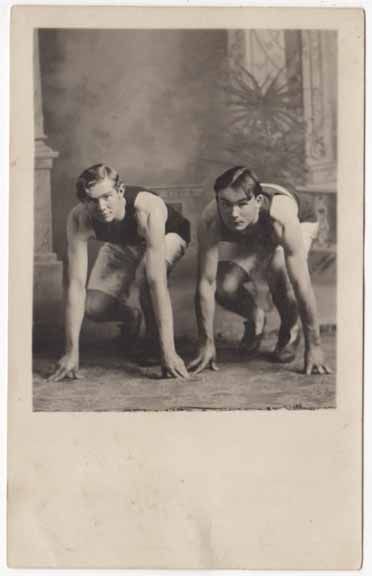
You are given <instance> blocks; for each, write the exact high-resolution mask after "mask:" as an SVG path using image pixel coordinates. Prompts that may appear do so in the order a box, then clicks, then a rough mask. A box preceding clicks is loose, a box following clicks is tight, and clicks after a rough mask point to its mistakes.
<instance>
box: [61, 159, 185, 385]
mask: <svg viewBox="0 0 372 576" xmlns="http://www.w3.org/2000/svg"><path fill="white" fill-rule="evenodd" d="M77 196H78V199H79V204H77V205H76V206H75V207H74V208H73V209H72V210H71V212H70V214H69V216H68V222H67V249H68V284H67V294H66V308H65V334H66V351H65V355H64V356H63V357H62V358H61V359H60V361H59V363H58V367H57V369H56V371H55V372H54V374H53V375H52V376H51V379H52V380H54V381H58V380H62V379H63V378H70V379H73V378H76V377H78V369H79V336H80V329H81V325H82V321H83V317H84V315H85V314H86V315H87V316H88V317H89V318H91V319H93V320H95V321H98V322H104V321H116V322H122V323H123V325H124V328H125V327H126V328H127V330H128V333H129V335H130V338H136V336H138V332H139V324H140V319H141V313H140V311H139V310H138V309H136V308H132V307H129V306H128V305H127V304H126V299H127V297H128V295H129V290H130V287H131V285H132V283H133V281H134V279H135V275H136V269H137V267H138V265H139V264H140V262H141V261H143V262H144V272H145V280H144V282H143V285H142V289H141V305H142V309H143V312H144V315H145V321H146V328H147V334H148V337H149V338H150V339H152V340H153V341H154V340H155V339H157V338H159V343H160V351H161V362H162V368H163V374H164V375H168V376H173V377H176V378H177V377H181V378H186V377H187V376H188V373H187V370H186V368H185V364H184V362H183V360H182V359H181V358H180V357H179V356H178V354H177V352H176V349H175V344H174V332H173V313H172V306H171V300H170V296H169V291H168V286H167V272H168V271H169V270H170V269H172V268H173V266H174V265H175V264H176V262H177V261H178V260H179V259H180V258H181V257H182V256H183V254H184V252H185V249H186V247H187V245H188V243H189V241H190V225H189V222H188V221H187V220H186V219H185V218H183V216H181V215H180V214H179V213H178V212H176V211H175V210H174V209H173V208H172V207H171V206H167V205H166V204H165V203H164V202H163V200H162V199H161V198H159V196H157V195H156V194H155V193H153V192H151V191H149V190H146V189H144V188H140V187H133V186H125V185H124V183H123V182H122V181H121V180H120V177H119V175H118V173H117V172H116V170H114V169H113V168H110V167H109V166H107V165H104V164H97V165H94V166H92V167H90V168H88V169H87V170H85V171H84V172H83V173H82V174H81V175H80V177H79V179H78V181H77ZM91 239H96V240H100V241H103V242H105V244H104V245H103V246H102V247H101V249H100V251H99V253H98V256H97V260H96V262H95V264H94V267H93V270H92V272H91V275H90V278H89V283H88V286H86V283H87V271H88V241H89V240H91Z"/></svg>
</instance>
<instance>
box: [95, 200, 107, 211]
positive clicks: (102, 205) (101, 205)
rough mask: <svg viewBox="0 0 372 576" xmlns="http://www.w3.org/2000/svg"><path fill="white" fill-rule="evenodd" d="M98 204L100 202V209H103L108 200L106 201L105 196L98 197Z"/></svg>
mask: <svg viewBox="0 0 372 576" xmlns="http://www.w3.org/2000/svg"><path fill="white" fill-rule="evenodd" d="M97 204H98V208H99V210H103V209H104V208H105V206H106V202H105V200H104V198H98V202H97Z"/></svg>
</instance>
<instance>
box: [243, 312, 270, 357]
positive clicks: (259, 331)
mask: <svg viewBox="0 0 372 576" xmlns="http://www.w3.org/2000/svg"><path fill="white" fill-rule="evenodd" d="M265 324H266V317H265V313H264V311H263V310H260V309H259V310H258V311H257V318H256V322H255V323H254V322H253V321H251V320H247V321H246V322H244V334H243V337H242V339H241V340H240V345H239V349H240V351H241V352H243V353H244V354H247V355H252V354H254V353H255V352H257V351H258V349H259V347H260V344H261V341H262V338H263V336H264V331H265Z"/></svg>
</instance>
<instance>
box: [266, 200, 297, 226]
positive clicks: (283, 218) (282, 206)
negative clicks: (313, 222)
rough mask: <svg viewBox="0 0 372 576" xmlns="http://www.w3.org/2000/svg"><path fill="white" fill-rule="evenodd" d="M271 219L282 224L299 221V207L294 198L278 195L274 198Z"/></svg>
mask: <svg viewBox="0 0 372 576" xmlns="http://www.w3.org/2000/svg"><path fill="white" fill-rule="evenodd" d="M270 216H271V218H272V219H273V220H274V221H276V222H279V223H280V224H288V223H290V222H297V221H298V205H297V203H296V200H295V199H294V198H291V197H290V196H284V195H281V194H278V195H276V196H274V197H273V199H272V202H271V207H270Z"/></svg>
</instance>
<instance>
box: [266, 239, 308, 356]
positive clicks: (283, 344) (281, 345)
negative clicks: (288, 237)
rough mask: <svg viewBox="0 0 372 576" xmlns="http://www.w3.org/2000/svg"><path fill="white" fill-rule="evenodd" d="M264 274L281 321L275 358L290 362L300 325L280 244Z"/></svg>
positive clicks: (295, 349)
mask: <svg viewBox="0 0 372 576" xmlns="http://www.w3.org/2000/svg"><path fill="white" fill-rule="evenodd" d="M266 276H267V282H268V284H269V287H270V292H271V296H272V299H273V302H274V305H275V306H276V308H277V310H278V312H279V316H280V322H281V324H280V330H279V336H278V343H277V346H276V349H275V358H276V360H277V361H279V362H291V361H292V360H294V358H295V356H296V351H297V347H298V344H299V341H300V326H299V323H298V308H297V301H296V297H295V294H294V291H293V288H292V284H291V281H290V279H289V277H288V272H287V268H286V264H285V258H284V252H283V248H282V247H281V246H278V247H277V248H276V250H275V252H274V255H273V257H272V259H271V261H270V264H269V267H268V269H267V274H266Z"/></svg>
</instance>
